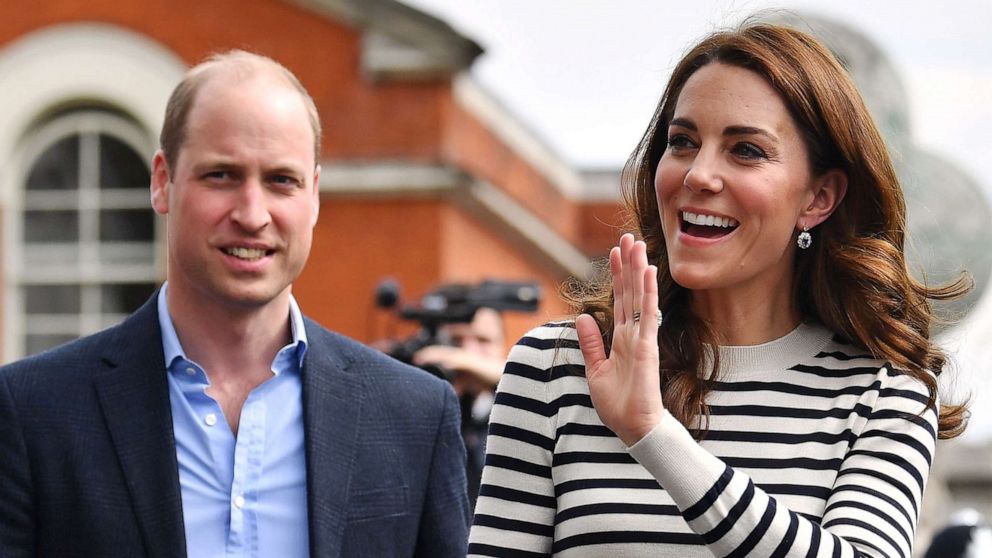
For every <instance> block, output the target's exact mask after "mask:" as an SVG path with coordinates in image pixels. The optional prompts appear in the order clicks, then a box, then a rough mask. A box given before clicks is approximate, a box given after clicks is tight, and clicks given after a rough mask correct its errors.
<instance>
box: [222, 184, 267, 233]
mask: <svg viewBox="0 0 992 558" xmlns="http://www.w3.org/2000/svg"><path fill="white" fill-rule="evenodd" d="M266 193H267V192H266V190H265V186H264V184H262V182H261V181H260V180H258V179H255V178H249V179H248V180H245V181H244V183H242V184H241V188H239V189H238V192H237V193H236V195H235V203H234V207H233V208H232V210H231V220H232V221H234V222H235V223H237V224H238V225H239V226H240V227H241V228H243V229H244V230H246V231H250V232H255V231H259V230H261V229H264V228H265V227H266V225H268V224H269V222H270V221H271V220H272V217H271V215H270V214H269V207H268V196H267V195H266Z"/></svg>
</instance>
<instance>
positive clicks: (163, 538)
mask: <svg viewBox="0 0 992 558" xmlns="http://www.w3.org/2000/svg"><path fill="white" fill-rule="evenodd" d="M156 299H157V293H156V295H155V296H152V298H151V300H149V301H148V302H146V303H145V304H144V306H142V307H141V308H140V309H139V310H138V311H137V312H136V313H135V314H133V315H132V316H131V317H130V318H128V319H127V320H126V321H125V322H124V323H123V324H121V325H119V326H117V337H116V339H115V342H114V343H113V344H112V345H111V346H109V347H107V349H106V350H105V352H104V363H103V364H104V366H103V368H102V369H100V371H99V372H98V373H97V374H96V378H95V382H96V388H97V392H98V394H99V400H100V405H101V408H102V410H103V414H104V418H105V420H106V423H107V428H108V429H109V430H110V436H111V439H112V440H113V444H114V447H115V448H116V450H117V457H118V459H119V461H120V465H121V468H122V469H123V471H124V478H125V480H126V482H127V486H128V490H129V491H130V494H131V502H132V504H133V506H134V512H135V515H136V517H137V521H138V525H139V528H140V530H141V534H142V538H143V540H144V545H145V551H146V552H147V554H148V556H149V557H161V558H167V557H176V556H186V533H185V528H184V526H183V516H182V496H181V491H180V488H179V466H178V463H177V459H176V443H175V434H174V433H173V429H172V410H171V407H170V405H169V386H168V379H167V378H166V371H165V357H164V356H163V353H162V338H161V333H160V329H159V325H158V310H157V306H156Z"/></svg>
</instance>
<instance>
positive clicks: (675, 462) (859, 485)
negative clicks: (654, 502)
mask: <svg viewBox="0 0 992 558" xmlns="http://www.w3.org/2000/svg"><path fill="white" fill-rule="evenodd" d="M877 378H878V382H877V383H876V385H875V387H874V389H872V390H871V393H870V396H866V397H865V398H864V399H863V400H862V405H864V406H865V410H864V413H865V415H866V416H867V420H866V421H865V423H864V427H863V428H862V429H861V430H860V432H859V434H858V436H857V438H856V439H855V440H854V441H853V443H852V444H851V446H850V449H849V450H848V452H847V455H846V457H845V458H844V460H843V462H842V464H841V466H840V470H839V471H838V474H837V477H836V482H835V483H834V486H833V487H832V490H831V493H830V496H829V497H828V500H827V503H826V508H825V512H824V516H823V519H822V522H821V523H819V524H818V523H816V522H814V521H810V520H809V519H807V518H805V517H804V516H801V515H799V514H797V513H794V512H792V511H791V510H789V509H786V508H785V506H781V505H778V503H777V502H776V500H775V499H774V498H772V497H771V496H769V495H768V494H767V493H765V492H764V491H763V490H761V489H760V488H758V487H756V486H755V484H754V483H753V482H752V481H751V479H750V478H748V476H747V475H745V474H743V473H741V472H739V471H735V470H734V469H732V468H730V467H728V466H727V465H725V464H724V463H723V462H722V461H721V460H720V459H718V458H717V457H715V456H713V455H711V454H710V453H709V452H707V451H706V449H704V448H703V447H702V446H700V445H699V444H698V443H697V442H696V441H695V440H694V439H693V438H692V436H691V435H690V434H689V432H688V431H687V430H686V429H685V428H684V427H683V426H682V425H681V424H680V423H679V422H678V421H677V420H675V418H674V417H672V416H671V415H668V414H667V413H666V415H665V417H664V418H663V419H662V421H661V422H660V423H659V424H658V426H656V427H655V429H654V430H652V431H651V432H650V433H649V434H648V435H647V436H645V437H644V438H643V439H641V440H640V441H638V442H637V443H635V444H634V445H633V446H631V447H630V448H629V452H630V454H631V455H632V456H633V457H634V459H636V460H637V461H638V462H639V463H641V465H642V466H644V467H645V468H646V469H647V470H648V471H650V472H651V474H652V475H653V476H654V477H655V478H656V479H657V481H658V483H659V484H660V485H661V486H662V487H663V488H665V489H666V490H667V491H668V492H669V494H670V495H671V496H672V498H673V499H674V500H675V502H676V504H677V505H678V507H679V509H680V510H681V511H682V515H683V517H684V518H685V520H686V522H687V523H688V524H689V526H690V527H691V528H692V529H693V530H694V531H695V532H696V533H698V534H699V535H701V536H702V537H703V539H704V540H705V542H706V544H707V545H709V547H710V550H711V551H712V552H713V553H714V554H715V555H717V556H728V557H744V556H754V557H759V556H760V557H780V558H785V557H800V558H802V557H807V556H815V557H820V556H823V557H833V556H841V557H871V558H909V557H910V556H911V555H912V544H913V537H914V533H915V530H916V524H917V521H918V519H919V513H920V504H921V501H922V498H923V489H924V486H925V484H926V479H927V475H928V474H929V470H930V465H931V463H932V456H933V452H934V446H935V443H936V423H937V416H936V412H935V411H934V410H933V409H932V408H927V405H926V403H927V393H926V389H925V387H924V386H923V384H922V382H919V381H918V380H916V379H914V378H912V377H910V376H908V375H905V374H898V373H891V372H889V371H888V369H887V368H884V367H883V368H882V369H881V370H880V371H879V374H878V376H877Z"/></svg>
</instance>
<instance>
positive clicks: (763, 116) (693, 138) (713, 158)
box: [655, 62, 814, 296]
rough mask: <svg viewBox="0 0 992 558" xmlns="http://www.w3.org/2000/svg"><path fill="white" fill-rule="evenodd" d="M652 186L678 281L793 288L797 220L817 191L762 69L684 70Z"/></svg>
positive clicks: (701, 286) (702, 286)
mask: <svg viewBox="0 0 992 558" xmlns="http://www.w3.org/2000/svg"><path fill="white" fill-rule="evenodd" d="M655 191H656V194H657V196H658V209H659V212H660V215H661V224H662V230H663V232H664V234H665V244H666V246H667V248H668V260H669V266H670V269H671V274H672V278H673V279H675V281H676V282H678V283H679V284H680V285H682V286H683V287H686V288H689V289H692V290H712V289H728V288H729V289H731V290H736V289H738V288H740V287H745V288H747V292H750V293H755V294H759V296H760V293H762V292H767V293H769V295H771V294H774V292H775V290H776V289H783V288H785V289H789V288H791V274H792V262H793V259H794V257H795V250H796V244H795V237H796V235H795V232H796V228H797V223H798V222H799V218H800V214H801V212H802V211H803V209H804V208H805V207H807V206H809V205H810V204H811V203H812V202H813V199H814V195H813V190H812V187H811V176H810V171H809V158H808V154H807V150H806V147H805V144H804V143H803V140H802V137H801V135H800V132H799V129H798V127H797V126H796V124H795V122H793V119H792V117H791V116H790V115H789V112H788V110H787V109H786V106H785V104H784V103H783V101H782V99H781V98H780V97H779V95H778V93H777V92H776V91H775V89H774V88H772V86H771V85H769V84H768V83H767V82H766V81H765V79H764V78H762V77H761V76H760V75H758V74H756V73H754V72H752V71H750V70H746V69H743V68H739V67H736V66H728V65H725V64H721V63H716V62H714V63H710V64H707V65H706V66H703V67H702V68H700V69H699V70H697V71H696V72H695V73H694V74H693V75H692V76H691V77H690V78H689V80H688V81H687V82H686V84H685V86H684V87H683V89H682V93H681V94H680V95H679V97H678V100H677V101H676V105H675V113H674V115H673V118H672V122H671V125H670V126H669V128H668V148H667V149H666V150H665V152H664V154H663V155H662V157H661V161H660V162H659V164H658V169H657V173H656V176H655ZM755 288H757V292H755Z"/></svg>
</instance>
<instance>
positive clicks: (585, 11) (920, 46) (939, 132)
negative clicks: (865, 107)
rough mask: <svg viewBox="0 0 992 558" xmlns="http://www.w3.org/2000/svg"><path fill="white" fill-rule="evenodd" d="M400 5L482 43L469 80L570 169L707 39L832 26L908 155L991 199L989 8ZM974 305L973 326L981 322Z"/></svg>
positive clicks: (976, 385) (980, 393)
mask: <svg viewBox="0 0 992 558" xmlns="http://www.w3.org/2000/svg"><path fill="white" fill-rule="evenodd" d="M404 1H406V2H407V3H408V4H411V5H413V6H416V7H419V8H420V9H422V10H424V11H426V12H428V13H430V14H432V15H435V16H437V17H439V18H441V19H442V20H444V21H446V22H447V23H448V24H450V25H451V26H452V27H454V28H455V29H457V30H458V31H460V32H461V33H462V34H464V35H466V36H468V37H470V38H472V39H474V40H475V41H476V42H478V43H479V44H480V45H482V46H483V48H485V50H486V52H485V53H484V54H483V55H482V56H481V57H479V59H478V60H476V62H475V64H474V66H473V67H472V70H471V71H472V74H473V75H474V77H475V79H476V80H477V81H478V82H480V83H481V84H482V85H483V86H484V88H485V89H487V90H488V91H489V92H490V93H491V94H492V95H493V96H494V97H496V98H497V99H498V100H499V101H501V102H502V104H503V105H504V106H506V107H507V108H508V109H509V110H510V112H511V113H513V114H515V115H516V116H517V117H518V118H519V119H520V120H521V121H522V122H523V123H524V125H525V126H527V127H529V128H530V129H531V130H532V131H533V132H534V133H535V134H537V135H538V136H539V137H540V138H541V139H543V140H544V141H545V143H547V144H548V145H549V146H550V147H551V148H552V149H553V150H555V151H556V152H557V153H558V154H559V155H561V156H562V157H563V158H564V159H565V160H567V161H569V162H570V163H572V164H573V165H574V166H576V167H579V168H583V167H591V168H595V167H619V166H620V165H622V164H623V161H624V160H625V159H626V158H627V155H628V154H629V153H630V151H631V149H632V148H633V147H634V144H635V143H636V142H637V140H638V138H639V137H640V135H641V134H642V132H643V131H644V128H645V126H646V125H647V122H648V120H649V119H650V116H651V114H652V112H653V110H654V107H655V104H656V103H657V100H658V97H659V96H660V94H661V90H662V88H663V87H664V84H665V81H666V80H667V78H668V76H669V74H670V72H671V69H672V67H673V66H674V64H675V62H676V61H677V60H678V59H679V57H680V56H681V55H682V54H683V53H684V52H685V50H686V49H687V48H688V47H689V46H691V45H692V44H693V43H694V42H695V41H696V40H698V39H699V38H700V37H701V36H702V35H704V34H706V33H707V32H709V31H712V30H713V29H715V28H717V27H721V26H727V25H733V24H735V23H737V22H739V21H740V20H741V19H743V18H744V17H745V16H747V15H749V14H751V13H753V12H755V11H758V10H761V9H766V8H783V9H787V10H792V11H796V12H799V13H802V12H804V11H805V12H806V13H810V14H814V15H819V16H822V17H827V18H830V19H833V20H836V21H839V22H841V23H846V24H848V25H850V26H852V27H854V28H855V29H857V30H860V31H861V32H863V33H865V34H866V35H867V36H868V37H869V38H871V39H872V40H874V41H875V42H876V43H877V44H878V45H879V47H880V48H881V49H882V50H883V51H884V52H885V53H886V54H887V55H888V56H889V57H890V59H891V61H892V64H893V65H894V66H895V68H896V70H897V71H898V72H899V73H900V74H901V76H902V79H903V83H904V85H905V89H906V91H907V94H908V97H909V103H910V122H911V126H912V131H913V134H912V135H913V139H914V143H915V144H916V145H918V146H919V147H922V148H924V149H926V150H928V151H932V152H935V153H937V154H939V155H942V156H943V157H945V158H946V159H948V160H950V161H952V162H954V163H957V164H958V165H959V166H960V167H961V168H962V169H964V170H965V172H966V173H968V174H970V175H971V176H972V178H974V179H975V180H976V181H977V182H978V183H979V184H981V185H982V187H983V188H984V191H985V193H986V194H988V197H989V199H992V1H990V0H964V1H956V2H946V3H937V2H932V1H922V0H901V1H900V0H831V1H830V2H822V1H813V0H788V1H781V2H768V1H761V0H747V1H744V0H735V1H722V2H718V1H715V0H693V1H691V2H689V1H683V2H674V1H667V0H609V1H608V0H404ZM937 186H938V187H939V185H937ZM990 249H992V247H990ZM986 298H989V297H986ZM984 302H985V303H986V304H984V305H983V306H982V307H980V310H981V312H979V311H976V312H975V314H982V315H983V316H992V300H986V301H984ZM984 321H990V320H987V319H986V320H984ZM968 331H971V332H972V333H971V335H970V339H971V342H966V343H965V346H964V349H963V350H962V351H960V352H958V353H959V356H960V358H959V361H960V362H959V364H960V366H961V367H962V368H966V369H967V370H962V371H960V372H961V374H960V376H959V377H960V378H961V379H962V380H964V381H963V382H962V384H963V385H964V386H967V388H966V389H973V390H974V391H975V392H976V395H977V398H976V400H975V401H974V405H973V407H972V409H973V411H974V419H975V420H974V421H973V423H972V426H973V427H972V428H971V429H970V432H969V434H968V435H967V436H966V438H967V439H970V440H974V441H979V440H988V439H992V410H990V409H989V407H992V365H990V364H989V363H990V362H992V347H989V346H988V345H989V344H990V340H992V322H990V323H989V324H983V325H981V326H980V327H973V326H970V325H969V328H968ZM956 352H957V351H956ZM948 377H950V376H948Z"/></svg>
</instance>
